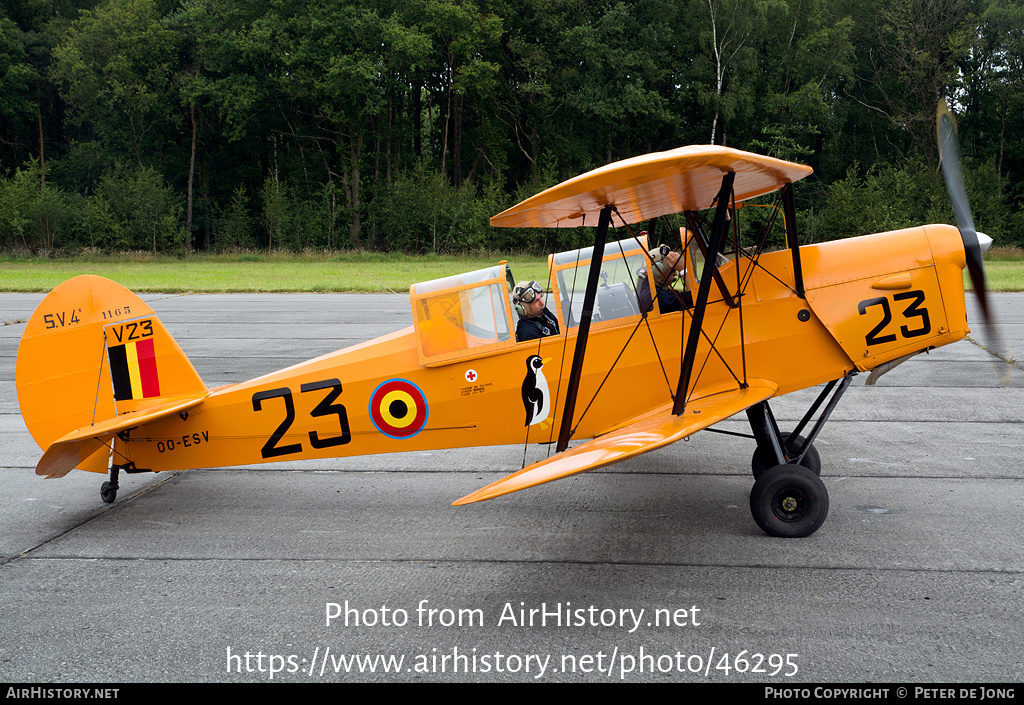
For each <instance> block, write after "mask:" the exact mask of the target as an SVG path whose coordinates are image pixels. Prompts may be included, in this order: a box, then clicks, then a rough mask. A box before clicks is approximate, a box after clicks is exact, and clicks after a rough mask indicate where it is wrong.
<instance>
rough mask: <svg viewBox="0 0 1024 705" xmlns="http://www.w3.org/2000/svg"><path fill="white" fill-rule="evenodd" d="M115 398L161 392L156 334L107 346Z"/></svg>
mask: <svg viewBox="0 0 1024 705" xmlns="http://www.w3.org/2000/svg"><path fill="white" fill-rule="evenodd" d="M107 357H108V358H109V360H110V377H111V379H112V380H113V382H114V399H116V400H117V401H125V400H127V399H145V398H148V397H158V396H160V380H159V378H158V377H157V372H156V354H155V352H154V346H153V338H143V339H142V340H133V341H128V342H127V343H125V344H124V345H114V346H112V347H109V348H107Z"/></svg>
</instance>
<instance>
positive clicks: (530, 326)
mask: <svg viewBox="0 0 1024 705" xmlns="http://www.w3.org/2000/svg"><path fill="white" fill-rule="evenodd" d="M512 303H513V304H515V307H516V313H518V314H519V323H518V324H517V325H516V340H518V341H519V342H522V341H524V340H535V339H536V338H544V337H546V336H549V335H558V319H556V318H555V314H553V313H551V311H549V310H548V308H547V306H545V305H544V289H543V288H542V287H541V285H540V284H538V283H537V282H535V281H534V282H526V281H522V282H519V283H518V284H516V286H515V288H514V289H513V290H512Z"/></svg>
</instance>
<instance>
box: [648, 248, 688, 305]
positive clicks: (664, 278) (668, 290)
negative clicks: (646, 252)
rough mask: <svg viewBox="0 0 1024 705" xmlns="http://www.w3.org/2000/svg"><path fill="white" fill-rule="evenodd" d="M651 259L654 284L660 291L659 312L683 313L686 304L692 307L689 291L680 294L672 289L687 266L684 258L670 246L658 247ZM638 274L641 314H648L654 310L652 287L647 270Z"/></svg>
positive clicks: (651, 254)
mask: <svg viewBox="0 0 1024 705" xmlns="http://www.w3.org/2000/svg"><path fill="white" fill-rule="evenodd" d="M650 257H651V271H652V272H654V284H655V287H656V288H657V291H658V294H657V299H658V310H659V311H661V312H662V313H672V312H673V311H682V310H683V306H684V303H685V305H686V306H687V307H689V306H692V305H693V304H692V303H691V297H690V292H689V291H683V292H679V291H676V290H675V289H674V288H672V283H673V282H674V281H675V280H676V279H677V278H678V276H679V272H681V271H682V270H683V268H684V267H685V266H686V260H685V259H683V256H682V255H681V254H680V253H678V252H674V251H673V250H672V249H671V248H669V246H668V245H658V246H657V247H655V248H654V249H653V250H651V251H650ZM637 274H638V275H639V280H638V281H637V287H636V288H637V303H638V304H639V305H640V312H641V313H647V312H648V311H650V310H651V309H652V308H654V302H653V301H652V299H651V296H652V292H651V286H650V284H649V283H648V281H647V268H646V267H645V268H643V269H641V270H640V271H639V272H638V273H637Z"/></svg>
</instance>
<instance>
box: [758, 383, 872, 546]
mask: <svg viewBox="0 0 1024 705" xmlns="http://www.w3.org/2000/svg"><path fill="white" fill-rule="evenodd" d="M854 374H856V373H855V372H854V373H850V374H848V375H846V376H845V377H843V378H842V380H834V381H832V382H829V383H828V384H827V385H825V389H824V390H823V391H822V392H821V394H820V395H818V398H817V399H816V400H815V402H814V404H812V405H811V408H810V409H808V411H807V413H806V414H805V415H804V418H803V419H802V420H801V421H800V423H799V424H798V425H797V427H796V428H795V429H794V430H793V431H792V432H790V433H780V432H779V427H778V424H776V422H775V416H774V415H773V414H772V410H771V407H770V406H768V402H766V401H765V402H761V403H760V404H757V405H755V406H752V407H750V408H749V409H747V419H748V420H749V421H750V429H751V431H753V433H754V438H755V439H756V440H757V449H756V450H755V451H754V456H753V457H752V458H751V460H750V465H751V469H752V471H753V473H754V487H753V488H752V489H751V490H750V513H751V515H752V516H753V517H754V521H755V522H756V523H757V525H758V526H759V527H761V530H762V531H764V532H765V533H766V534H768V535H769V536H779V537H783V538H799V537H803V536H810V535H811V534H813V533H814V532H815V531H817V530H818V528H819V527H821V525H822V524H823V523H825V518H826V517H828V490H826V489H825V483H823V482H822V481H821V478H820V477H819V475H820V474H821V458H820V456H819V455H818V451H817V449H816V448H815V447H814V439H815V438H817V437H818V432H819V431H821V428H822V426H824V425H825V422H826V421H827V420H828V417H829V416H830V415H831V413H832V410H833V409H835V407H836V404H838V403H839V399H840V397H842V395H843V393H844V392H845V391H846V389H847V387H849V386H850V382H851V381H853V375H854ZM837 384H838V389H835V392H834V393H833V394H832V398H831V399H829V400H828V404H827V405H826V406H825V410H824V411H823V412H822V413H821V416H820V417H819V418H818V420H817V421H816V422H815V423H814V426H813V427H812V428H811V430H810V432H808V434H807V437H806V438H805V437H804V436H802V435H800V434H801V432H802V431H803V429H804V427H805V426H806V425H807V423H808V422H809V421H810V420H811V417H812V416H814V414H815V413H816V412H817V410H818V408H819V407H820V406H821V404H822V403H823V402H824V401H825V399H826V398H827V397H828V395H829V394H830V393H832V391H833V389H834V388H835V387H836V385H837Z"/></svg>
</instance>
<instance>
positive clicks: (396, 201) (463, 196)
mask: <svg viewBox="0 0 1024 705" xmlns="http://www.w3.org/2000/svg"><path fill="white" fill-rule="evenodd" d="M499 195H500V194H499V192H498V191H497V189H496V188H494V187H490V188H484V189H483V190H482V192H478V191H477V188H476V186H475V185H473V184H472V183H470V182H466V183H463V185H462V186H461V187H460V188H455V186H453V185H452V183H451V182H450V181H449V179H448V177H446V176H445V175H444V174H442V173H440V172H438V171H436V170H435V169H433V168H431V167H430V166H428V165H427V164H426V163H425V162H420V163H419V164H418V165H416V167H415V168H414V169H412V170H411V171H409V172H404V173H402V174H400V175H398V176H396V177H395V179H394V180H393V181H392V182H391V184H390V185H389V188H388V189H387V191H386V193H384V194H382V195H381V196H380V197H379V198H378V199H377V200H376V201H375V207H374V212H375V214H376V219H377V228H378V237H379V238H380V240H381V241H382V242H384V243H387V245H386V248H387V249H396V250H402V251H405V252H413V253H424V252H433V253H446V252H469V251H472V250H477V249H481V248H483V247H485V246H486V245H487V244H488V235H489V230H490V227H489V226H488V219H489V217H490V216H491V215H493V214H494V213H495V212H497V211H495V210H493V208H494V207H495V205H496V201H497V199H498V197H499Z"/></svg>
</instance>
